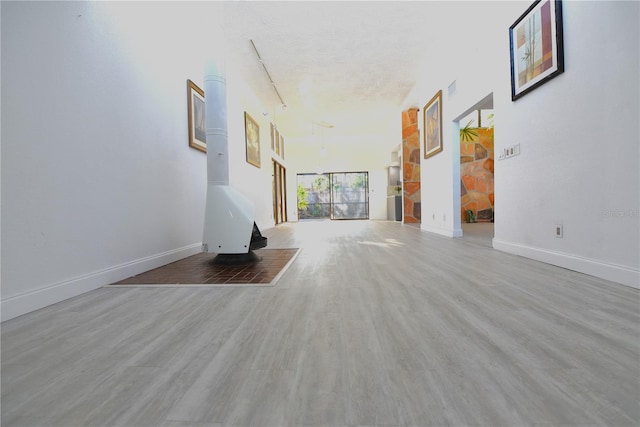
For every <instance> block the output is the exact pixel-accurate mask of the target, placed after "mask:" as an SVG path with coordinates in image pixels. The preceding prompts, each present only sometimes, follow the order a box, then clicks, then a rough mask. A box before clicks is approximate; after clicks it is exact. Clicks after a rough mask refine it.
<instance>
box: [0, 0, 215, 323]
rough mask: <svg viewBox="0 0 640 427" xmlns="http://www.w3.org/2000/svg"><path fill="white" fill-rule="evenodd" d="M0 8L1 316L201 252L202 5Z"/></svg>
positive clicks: (13, 4) (10, 4)
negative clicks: (192, 118) (192, 121)
mask: <svg viewBox="0 0 640 427" xmlns="http://www.w3.org/2000/svg"><path fill="white" fill-rule="evenodd" d="M0 7H1V8H2V26H1V31H2V255H3V258H2V278H1V279H2V297H1V298H2V299H1V301H2V319H3V320H6V319H9V318H12V317H15V316H18V315H21V314H23V313H26V312H29V311H32V310H36V309H38V308H41V307H44V306H46V305H49V304H52V303H55V302H58V301H61V300H64V299H67V298H70V297H73V296H75V295H78V294H80V293H83V292H86V291H89V290H92V289H95V288H97V287H100V286H102V285H106V284H109V283H112V282H114V281H117V280H120V279H123V278H125V277H128V276H131V275H133V274H138V273H140V272H142V271H146V270H148V269H151V268H155V267H158V266H160V265H164V264H166V263H168V262H172V261H175V260H177V259H180V258H183V257H185V256H188V255H191V254H193V253H196V252H199V251H200V250H201V248H200V246H201V242H202V227H203V216H204V201H205V191H206V180H207V178H206V156H205V154H204V153H202V152H200V151H197V150H195V149H193V148H190V147H189V146H188V138H187V134H188V132H187V106H186V98H187V97H186V80H187V79H192V80H193V81H194V82H195V83H196V84H198V85H199V86H200V87H202V78H203V71H204V58H203V57H202V54H201V53H200V54H198V52H202V51H203V50H202V49H204V46H202V45H200V46H198V45H194V44H193V41H197V40H200V39H201V37H199V35H198V33H197V32H198V31H199V28H202V27H203V26H204V24H205V23H204V22H199V21H198V19H201V17H202V16H205V15H206V13H204V11H203V10H201V9H200V8H206V7H207V6H206V4H203V3H188V4H182V5H180V6H178V5H177V4H176V3H162V2H157V3H145V2H142V3H125V2H2V4H1V6H0ZM147 16H153V17H154V19H153V20H145V29H144V31H141V30H140V22H141V18H143V17H147ZM183 22H189V23H190V25H189V26H186V27H185V26H184V25H182V23H183Z"/></svg>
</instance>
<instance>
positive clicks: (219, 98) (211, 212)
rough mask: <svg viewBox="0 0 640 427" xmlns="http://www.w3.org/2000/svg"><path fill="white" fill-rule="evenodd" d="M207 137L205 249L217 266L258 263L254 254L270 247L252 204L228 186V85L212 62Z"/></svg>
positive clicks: (207, 83) (207, 79) (206, 82)
mask: <svg viewBox="0 0 640 427" xmlns="http://www.w3.org/2000/svg"><path fill="white" fill-rule="evenodd" d="M204 93H205V97H204V98H205V126H206V134H207V201H206V208H205V217H204V233H203V239H202V247H203V250H204V251H205V252H212V253H217V254H218V256H216V257H215V259H214V262H216V263H220V264H239V263H245V262H251V261H255V260H257V256H255V254H254V253H253V252H252V250H253V249H259V248H263V247H265V246H267V239H266V238H265V237H263V236H262V235H261V234H260V230H259V229H258V227H257V225H256V223H255V220H254V218H255V217H254V208H253V204H252V203H251V201H249V200H248V199H247V198H246V197H244V196H243V195H242V194H241V193H240V192H238V191H237V190H235V189H234V188H232V187H230V186H229V156H228V153H229V148H228V141H227V138H228V135H227V83H226V79H225V70H224V64H223V62H222V61H220V62H217V63H216V62H211V63H209V64H208V65H207V68H206V70H205V76H204Z"/></svg>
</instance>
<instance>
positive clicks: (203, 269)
mask: <svg viewBox="0 0 640 427" xmlns="http://www.w3.org/2000/svg"><path fill="white" fill-rule="evenodd" d="M297 252H298V249H260V250H257V251H255V253H256V255H258V257H259V261H258V262H256V263H253V264H245V265H236V266H227V265H215V264H212V263H211V261H212V260H213V259H214V258H215V254H211V253H206V252H201V253H199V254H196V255H192V256H190V257H187V258H185V259H182V260H180V261H176V262H173V263H171V264H167V265H165V266H163V267H159V268H156V269H154V270H150V271H147V272H145V273H142V274H138V275H137V276H132V277H129V278H128V279H124V280H121V281H119V282H116V283H112V285H180V284H185V285H189V284H198V285H255V286H261V285H262V286H267V285H271V282H273V280H274V279H275V277H276V276H277V275H278V273H280V271H282V269H283V268H284V267H285V266H286V265H287V264H288V263H289V261H291V259H292V258H293V257H294V256H295V255H296V253H297Z"/></svg>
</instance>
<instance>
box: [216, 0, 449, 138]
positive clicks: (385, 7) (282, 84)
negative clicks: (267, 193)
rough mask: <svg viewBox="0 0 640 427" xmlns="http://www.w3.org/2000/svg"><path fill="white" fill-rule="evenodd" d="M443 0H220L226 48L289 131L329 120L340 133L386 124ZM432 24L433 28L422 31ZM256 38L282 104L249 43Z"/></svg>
mask: <svg viewBox="0 0 640 427" xmlns="http://www.w3.org/2000/svg"><path fill="white" fill-rule="evenodd" d="M447 7H449V9H451V7H450V6H446V5H445V4H444V3H441V2H364V1H358V2H271V1H269V2H226V3H225V6H224V19H225V28H226V34H225V36H226V38H227V42H228V43H227V47H228V53H227V55H228V56H231V57H232V58H231V59H232V60H233V63H234V64H237V67H238V68H237V72H241V73H242V74H243V75H244V78H245V79H246V80H247V83H248V84H249V86H251V89H252V90H253V91H254V92H255V93H257V94H258V96H259V97H260V98H261V100H262V101H263V102H265V104H267V105H268V106H269V107H268V108H269V111H268V113H269V115H270V120H271V121H272V122H275V123H276V124H278V126H279V127H280V128H281V129H282V130H283V132H285V133H286V135H287V136H288V137H305V136H309V135H310V133H311V129H312V123H313V122H316V123H320V122H326V123H330V124H332V125H333V126H334V129H335V132H336V133H337V134H341V135H358V134H359V135H367V134H377V133H379V132H384V131H386V130H388V129H389V128H390V124H391V126H392V125H393V123H398V121H399V117H396V116H398V108H399V107H400V106H401V104H402V102H403V101H404V100H405V98H406V97H407V95H408V94H409V92H410V91H411V89H412V88H413V86H414V85H415V83H416V81H417V79H418V77H419V76H420V73H421V70H422V69H423V67H424V63H425V59H426V58H428V55H429V48H430V46H429V44H428V43H429V40H430V41H431V45H433V42H434V40H436V39H437V38H435V39H434V36H436V37H437V34H435V30H434V25H433V24H434V23H435V22H438V23H439V25H440V26H441V25H442V22H443V19H444V17H445V16H447V15H448V14H449V13H448V11H447V10H445V9H446V8H447ZM429 31H431V33H432V34H429ZM250 40H253V42H254V43H255V46H256V47H257V49H258V51H259V52H260V55H261V57H262V59H263V61H264V64H265V65H266V67H267V69H268V70H269V73H270V74H271V77H272V79H273V80H274V82H275V84H276V87H277V88H278V91H279V92H280V94H281V96H282V98H283V100H284V102H285V103H286V104H287V106H288V108H287V109H286V110H285V111H281V110H279V109H278V104H279V100H278V97H277V95H276V94H275V92H274V90H273V88H272V87H271V85H270V83H269V80H268V78H267V76H266V74H265V73H264V71H263V70H262V67H261V65H260V63H259V62H258V59H257V57H256V55H255V52H254V51H253V47H252V46H251V43H250Z"/></svg>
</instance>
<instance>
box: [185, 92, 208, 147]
mask: <svg viewBox="0 0 640 427" xmlns="http://www.w3.org/2000/svg"><path fill="white" fill-rule="evenodd" d="M187 110H188V118H189V126H188V127H189V147H193V148H195V149H196V150H200V151H202V152H205V153H206V152H207V134H206V131H205V121H204V92H203V91H202V89H200V88H199V87H198V86H197V85H196V84H195V83H194V82H192V81H191V80H187Z"/></svg>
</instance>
